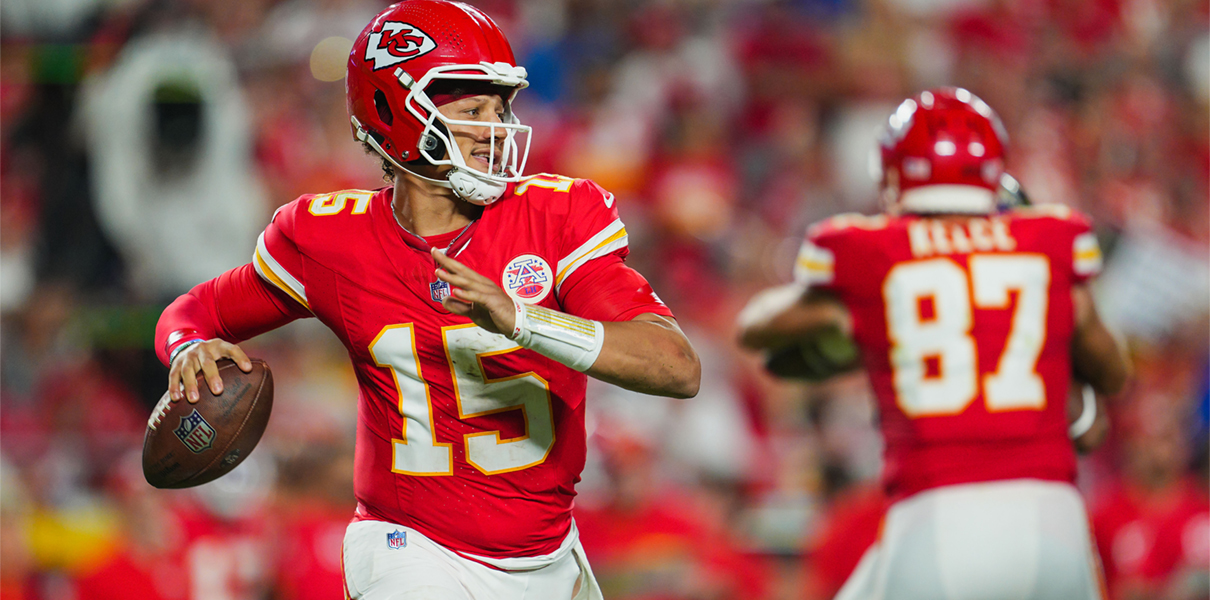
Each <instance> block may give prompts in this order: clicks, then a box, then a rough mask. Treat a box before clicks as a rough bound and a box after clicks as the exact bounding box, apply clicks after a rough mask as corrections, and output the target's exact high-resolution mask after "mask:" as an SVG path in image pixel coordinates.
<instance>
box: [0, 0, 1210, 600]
mask: <svg viewBox="0 0 1210 600" xmlns="http://www.w3.org/2000/svg"><path fill="white" fill-rule="evenodd" d="M384 5H385V3H383V2H377V1H369V0H366V1H342V0H175V1H165V0H5V1H4V2H3V3H2V4H0V33H2V36H3V39H2V48H0V131H2V137H0V200H2V203H3V204H2V209H0V311H2V313H0V318H2V329H0V335H2V338H3V347H2V349H0V367H2V377H0V402H2V404H0V452H2V461H3V462H2V467H0V477H2V479H0V598H3V600H10V599H13V600H15V599H52V600H58V599H64V600H71V599H79V600H86V599H101V598H153V599H154V598H164V599H189V600H244V599H264V598H273V599H278V600H303V599H311V598H339V597H341V596H340V592H339V570H338V569H339V567H338V552H339V542H340V536H341V535H342V533H343V528H344V524H345V523H346V521H347V519H348V517H349V515H350V513H351V510H352V507H353V503H352V500H351V465H352V458H351V453H350V452H351V448H350V444H351V435H352V432H353V423H354V419H355V412H354V399H355V394H356V388H355V384H354V382H353V381H352V378H351V373H350V370H349V368H348V367H347V358H346V356H345V355H344V353H343V350H342V348H341V347H340V345H339V343H338V342H337V341H336V339H335V338H334V337H333V336H332V335H331V334H330V333H328V332H327V331H326V330H324V329H323V328H322V326H320V325H318V324H317V323H296V324H293V325H291V326H289V327H286V328H285V329H283V330H281V331H278V332H275V333H273V334H271V335H267V336H264V337H263V338H261V339H257V340H255V341H253V342H250V343H248V344H247V346H246V347H247V348H248V350H249V354H252V355H254V356H256V355H259V356H261V357H264V358H265V359H267V360H268V362H269V363H270V364H271V365H272V367H273V369H274V371H275V374H276V379H277V396H276V406H275V409H274V415H273V419H272V422H271V423H270V426H269V432H268V434H267V435H266V438H265V439H264V441H262V443H261V445H260V447H259V449H258V450H257V452H256V453H255V454H254V455H253V457H252V459H250V460H249V461H248V462H247V463H245V464H244V465H243V466H241V467H240V468H239V469H238V470H236V471H235V472H234V473H233V474H232V475H230V476H228V477H226V478H224V479H222V480H219V481H218V482H215V483H213V484H210V485H207V486H204V487H202V488H198V489H197V490H189V491H174V492H163V491H155V490H153V489H151V488H150V487H149V486H147V485H146V484H145V483H144V482H143V481H142V477H141V473H140V470H139V462H138V454H139V449H140V447H141V444H140V441H141V436H142V432H143V428H144V423H145V419H146V416H147V414H148V412H149V408H150V406H151V405H152V404H153V403H154V401H155V400H156V399H157V398H158V397H159V396H160V394H161V393H162V392H163V389H164V382H165V379H166V377H165V369H164V368H163V367H162V366H160V365H159V364H158V362H156V360H155V358H154V355H153V351H152V349H151V348H150V345H151V343H152V330H153V327H154V323H155V320H156V318H157V317H158V315H159V313H160V311H161V310H162V309H163V307H164V306H165V305H166V304H167V303H168V302H169V301H171V299H172V298H174V297H175V296H176V295H177V294H180V293H182V292H184V291H186V290H187V289H188V288H189V287H191V286H192V285H193V284H195V283H197V282H199V281H201V280H203V279H205V278H208V277H211V276H214V275H216V274H218V273H219V272H221V271H222V270H224V269H226V268H229V267H232V266H235V265H238V264H242V263H243V262H246V261H247V260H248V257H249V256H250V254H251V251H252V248H253V243H254V240H255V236H256V235H257V233H258V232H259V231H260V229H261V228H262V227H263V226H264V225H265V223H266V222H267V220H268V217H269V215H270V214H271V213H272V211H273V209H274V208H275V207H277V206H279V205H281V204H283V203H285V202H288V201H289V200H291V199H293V198H294V197H295V196H297V195H298V194H301V193H306V192H321V191H330V190H334V189H340V188H348V187H359V188H372V187H377V186H379V185H381V183H380V181H381V180H380V172H379V169H378V161H377V160H376V159H374V158H372V157H368V156H366V155H364V154H363V153H362V150H361V148H360V147H359V145H358V144H355V143H353V142H352V141H351V138H350V133H349V127H348V119H347V116H346V113H345V106H344V88H343V84H342V77H343V73H344V55H345V53H346V52H347V48H348V45H349V42H348V40H350V39H352V38H354V37H355V36H356V34H357V33H358V32H359V31H360V29H361V27H362V26H363V25H364V24H365V23H366V22H368V20H369V18H370V17H371V16H372V15H373V14H374V13H375V12H377V11H378V10H379V9H380V8H381V7H382V6H384ZM477 5H478V6H480V7H481V8H483V9H485V10H486V11H487V12H488V13H489V14H491V15H492V16H493V17H494V18H495V19H496V20H497V21H498V22H499V23H500V25H501V26H502V27H503V28H504V29H505V31H506V32H507V34H508V35H509V37H510V39H511V40H512V42H513V45H514V48H515V50H516V52H517V56H518V59H519V62H520V63H521V64H523V65H525V66H526V67H528V68H529V72H530V76H531V82H532V85H531V87H530V88H529V89H528V90H527V91H525V92H523V93H522V99H521V100H520V102H519V103H518V106H517V112H518V113H519V114H520V116H521V118H522V119H523V121H524V122H525V123H527V124H530V125H532V126H533V127H534V132H535V133H534V142H533V149H532V152H531V154H530V162H529V167H528V169H527V172H529V173H538V172H543V171H546V172H556V173H560V174H565V175H570V176H575V177H587V178H592V179H595V180H596V181H598V182H599V183H601V184H602V185H603V186H605V187H606V188H607V189H609V190H611V191H613V192H614V193H615V194H616V195H617V197H618V199H619V200H618V203H619V209H620V211H621V214H622V217H623V219H624V220H625V221H626V223H627V225H628V226H629V231H630V239H631V247H632V255H631V263H632V264H633V265H634V266H635V267H637V268H638V269H639V270H640V271H642V272H643V273H645V274H646V275H647V276H648V277H649V278H650V279H651V280H652V283H653V284H654V286H655V288H656V289H657V290H658V291H659V292H660V294H661V295H662V296H663V298H664V299H665V300H666V301H667V302H668V304H669V305H670V306H671V307H672V308H673V310H675V311H676V313H677V316H678V317H679V318H680V321H681V323H682V325H683V326H684V328H685V330H686V332H687V334H688V335H689V336H690V338H691V339H692V340H693V342H694V344H695V345H696V347H697V349H698V351H699V353H700V354H701V357H702V362H703V367H704V368H703V372H704V375H703V382H702V392H701V394H700V395H699V396H698V398H696V399H694V400H689V401H672V400H667V399H658V398H651V397H644V396H638V395H634V394H629V393H625V392H622V391H620V390H618V389H616V388H611V387H609V386H605V385H595V384H594V385H592V386H590V391H589V394H590V395H589V405H588V406H589V417H588V427H589V432H590V446H591V450H590V457H589V463H588V467H587V468H586V470H585V474H584V481H583V482H582V483H581V484H580V486H579V489H580V491H581V496H580V497H579V499H578V500H577V520H578V521H579V523H580V528H581V530H582V532H583V540H584V545H585V547H586V548H587V551H588V553H589V556H590V557H591V559H592V560H593V564H594V568H595V570H596V573H597V576H598V578H599V579H600V581H601V584H602V586H603V587H604V589H605V591H606V595H607V597H608V598H610V599H611V600H640V599H642V600H674V599H677V600H680V599H686V600H688V599H693V600H706V599H710V600H725V599H740V598H744V599H758V600H759V599H779V600H780V599H795V600H812V599H818V598H827V597H829V595H830V594H831V593H832V592H833V591H834V590H835V589H836V588H837V587H838V586H839V584H840V582H842V581H843V578H844V577H845V575H846V574H847V569H848V568H849V567H850V566H851V565H852V564H853V563H854V562H855V561H856V559H857V556H858V555H859V554H860V552H861V550H862V549H863V545H864V544H865V543H867V542H868V540H869V539H872V537H873V536H874V532H875V529H876V527H877V522H878V515H877V508H876V507H877V506H878V503H879V498H878V495H877V491H876V489H877V488H876V487H875V486H874V481H875V478H876V476H877V473H878V469H879V460H880V459H879V452H880V441H879V436H878V433H877V430H876V428H875V425H874V424H873V421H872V417H873V412H872V405H871V399H870V396H869V392H868V390H867V387H866V385H865V383H864V381H863V379H862V377H861V375H860V374H858V375H853V376H847V377H844V378H842V379H840V380H836V381H833V382H829V383H828V384H826V385H805V384H789V383H784V382H778V381H774V380H773V379H771V378H770V377H768V376H767V375H765V374H764V373H762V371H761V369H760V368H759V361H758V359H757V357H755V356H753V355H751V354H748V353H745V352H742V351H740V350H739V349H738V348H737V346H736V344H735V342H734V338H735V327H734V318H735V314H736V313H737V311H738V309H739V308H740V307H741V306H742V305H743V303H744V302H745V301H746V299H747V298H748V297H750V296H751V295H752V294H753V293H754V292H755V291H756V290H758V289H760V288H762V287H765V286H769V285H772V284H776V283H780V282H784V281H786V280H787V279H788V277H789V272H790V266H791V263H792V260H793V256H794V253H795V250H796V248H797V245H798V242H799V239H800V237H801V235H802V233H803V231H804V229H805V227H806V225H807V224H808V223H810V222H811V221H814V220H816V219H819V218H822V217H825V216H828V215H830V214H833V213H836V212H841V211H853V210H856V211H864V212H871V211H875V210H877V204H876V201H875V187H874V185H873V183H872V182H871V181H870V179H869V177H868V175H867V156H868V153H869V150H870V148H871V147H872V145H873V133H874V130H875V128H876V127H877V126H878V124H879V123H881V121H882V119H883V118H885V116H886V115H887V114H888V113H889V111H890V110H891V109H892V108H893V107H894V106H895V104H896V103H897V102H898V101H899V100H900V99H902V98H903V97H905V96H907V95H909V94H911V93H914V92H915V91H917V90H919V89H921V88H923V87H927V86H934V85H941V84H957V85H962V86H964V87H967V88H969V89H971V90H972V91H973V92H975V93H976V94H978V95H980V96H982V97H983V98H984V99H985V100H987V101H988V102H989V103H990V104H991V105H992V106H993V107H995V108H996V109H997V110H998V111H999V112H1000V114H1001V115H1002V117H1003V118H1004V120H1005V122H1006V124H1007V127H1008V130H1009V132H1010V137H1011V147H1010V153H1011V154H1010V160H1009V170H1010V171H1011V172H1012V173H1014V174H1015V175H1016V176H1017V178H1018V179H1020V180H1021V181H1022V183H1023V185H1024V188H1025V189H1026V190H1027V191H1028V192H1029V194H1030V195H1031V196H1032V197H1033V198H1034V199H1035V200H1038V201H1045V202H1060V203H1064V204H1068V205H1070V206H1073V207H1075V208H1078V209H1080V210H1083V211H1086V212H1088V213H1090V214H1091V215H1092V216H1093V217H1094V219H1095V221H1096V223H1097V232H1098V235H1099V236H1100V239H1101V242H1102V244H1103V247H1104V249H1105V251H1106V255H1107V260H1106V272H1105V274H1104V275H1103V276H1102V277H1101V278H1100V280H1099V281H1098V283H1097V286H1096V292H1097V296H1098V300H1099V302H1100V306H1101V307H1102V312H1103V316H1104V317H1105V319H1106V320H1107V321H1108V322H1109V323H1110V324H1111V325H1112V326H1113V327H1114V328H1115V329H1116V330H1117V331H1119V332H1120V333H1121V334H1122V335H1123V336H1124V338H1125V339H1126V340H1128V343H1129V347H1130V351H1131V354H1132V357H1133V360H1134V365H1135V368H1136V372H1137V376H1136V378H1135V380H1134V382H1133V383H1132V384H1131V385H1130V386H1129V388H1128V391H1126V392H1125V393H1124V394H1122V395H1121V397H1120V398H1118V399H1117V401H1116V403H1115V404H1114V406H1113V408H1112V413H1113V420H1114V422H1113V431H1112V433H1111V437H1110V440H1109V442H1108V443H1107V445H1106V446H1105V447H1103V448H1102V449H1101V450H1099V451H1097V452H1096V453H1094V454H1092V455H1091V456H1089V457H1086V458H1084V459H1082V461H1081V472H1080V486H1081V487H1082V489H1083V490H1084V491H1085V492H1086V494H1087V497H1088V498H1089V501H1090V503H1091V506H1092V507H1093V512H1094V524H1095V525H1096V527H1097V532H1098V545H1099V547H1100V549H1101V551H1102V557H1103V559H1104V560H1105V564H1106V568H1107V571H1108V574H1109V584H1110V588H1111V592H1112V594H1113V597H1114V599H1115V600H1121V599H1143V598H1147V599H1151V598H1154V599H1164V600H1166V599H1191V598H1206V597H1207V588H1208V583H1207V572H1208V571H1210V517H1208V514H1207V500H1206V496H1207V459H1206V455H1207V437H1206V435H1207V434H1206V432H1207V419H1208V414H1207V413H1208V405H1207V375H1208V367H1207V345H1208V324H1207V312H1208V306H1210V259H1208V255H1210V252H1208V246H1207V244H1208V241H1210V211H1208V206H1210V202H1208V198H1210V192H1208V188H1207V179H1208V174H1210V142H1208V139H1210V119H1208V112H1210V104H1208V95H1210V94H1208V92H1210V59H1208V53H1210V49H1208V43H1210V9H1208V3H1207V2H1206V1H1205V0H1022V1H1020V2H1014V1H1010V0H865V1H858V0H793V1H774V0H730V1H728V0H667V1H641V0H620V1H610V0H532V1H524V0H482V1H481V2H478V3H477Z"/></svg>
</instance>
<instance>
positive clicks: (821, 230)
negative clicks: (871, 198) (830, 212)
mask: <svg viewBox="0 0 1210 600" xmlns="http://www.w3.org/2000/svg"><path fill="white" fill-rule="evenodd" d="M889 222H890V220H889V219H888V218H887V216H886V215H874V216H867V215H863V214H861V213H843V214H839V215H836V216H834V217H830V218H827V219H824V220H823V221H820V222H818V223H816V224H814V225H812V226H810V227H809V228H808V229H807V235H808V236H809V237H820V236H824V235H828V234H832V233H839V232H841V231H844V230H846V229H861V230H865V231H876V230H879V229H883V228H885V227H886V226H887V224H888V223H889Z"/></svg>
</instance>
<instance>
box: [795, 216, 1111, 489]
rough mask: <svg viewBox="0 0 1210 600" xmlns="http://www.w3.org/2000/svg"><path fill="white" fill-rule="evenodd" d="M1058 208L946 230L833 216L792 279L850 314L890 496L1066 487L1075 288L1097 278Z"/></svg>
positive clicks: (1074, 227)
mask: <svg viewBox="0 0 1210 600" xmlns="http://www.w3.org/2000/svg"><path fill="white" fill-rule="evenodd" d="M1100 264H1101V255H1100V250H1099V248H1098V247H1097V243H1096V238H1095V237H1094V235H1093V233H1092V232H1091V230H1090V226H1089V223H1088V221H1087V220H1086V219H1084V218H1083V217H1082V216H1080V215H1078V214H1076V213H1073V212H1072V211H1070V210H1068V209H1066V208H1063V207H1033V208H1028V209H1020V210H1017V211H1014V212H1011V213H1005V214H1002V215H995V216H988V217H971V218H963V219H959V220H953V221H947V220H941V219H930V218H925V217H920V216H903V217H891V216H885V215H883V216H876V217H863V216H860V215H841V216H838V217H834V218H832V219H829V220H827V221H824V222H823V223H820V224H818V225H816V226H815V227H812V228H811V229H810V231H809V232H808V234H807V239H806V241H805V242H804V243H803V247H802V249H801V251H800V253H799V257H798V263H797V265H796V267H795V275H796V278H798V279H799V280H800V281H802V282H805V283H807V284H808V285H810V286H812V287H818V288H822V289H824V290H828V291H831V292H832V293H834V294H835V295H836V296H838V297H839V298H840V300H841V301H842V302H844V304H845V305H846V306H847V307H848V309H849V311H850V314H851V315H852V319H853V336H854V339H855V340H856V341H857V344H858V345H859V346H860V348H861V350H862V356H863V360H864V363H865V367H866V369H867V371H868V373H869V377H870V381H871V384H872V386H873V388H874V392H875V394H876V395H877V397H878V404H879V413H880V415H881V427H882V432H883V435H884V437H885V439H886V450H885V459H886V463H885V470H884V473H883V478H884V483H885V484H886V486H887V491H888V494H889V495H890V496H891V497H892V498H899V497H903V496H905V495H907V494H912V493H915V492H918V491H921V490H924V489H929V488H932V487H936V486H941V485H949V484H957V483H967V482H975V481H991V480H999V479H1013V478H1020V477H1032V478H1039V479H1047V480H1057V481H1072V480H1073V479H1074V477H1075V454H1074V451H1073V449H1072V445H1071V441H1070V440H1069V439H1068V436H1067V418H1066V412H1065V408H1066V400H1067V394H1068V386H1069V385H1070V378H1071V358H1070V343H1071V336H1072V331H1073V326H1074V319H1073V309H1072V300H1071V289H1072V286H1073V285H1076V284H1078V283H1080V282H1082V281H1084V280H1086V279H1087V278H1088V277H1090V276H1092V275H1093V274H1095V273H1096V272H1098V271H1099V270H1100Z"/></svg>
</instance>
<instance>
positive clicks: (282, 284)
mask: <svg viewBox="0 0 1210 600" xmlns="http://www.w3.org/2000/svg"><path fill="white" fill-rule="evenodd" d="M252 266H253V267H255V268H256V272H257V274H259V275H260V276H261V277H262V278H263V279H264V280H265V281H268V282H269V283H271V284H273V285H274V286H276V287H278V288H281V290H282V291H283V292H286V293H287V294H289V295H290V296H291V297H292V298H294V299H295V300H297V301H298V302H299V303H300V304H302V305H303V306H305V307H307V308H308V309H310V308H311V305H310V304H309V303H308V302H307V291H306V289H305V288H304V287H303V284H301V283H299V281H298V280H297V279H295V278H294V276H293V275H291V274H290V272H289V271H287V270H286V269H285V267H282V266H281V264H280V263H278V262H277V260H275V259H274V258H273V255H272V254H270V253H269V248H268V247H266V246H265V234H264V233H261V234H260V237H258V238H256V252H255V253H253V255H252ZM266 269H268V270H267V271H266Z"/></svg>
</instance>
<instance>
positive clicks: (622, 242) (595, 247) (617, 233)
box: [555, 219, 629, 290]
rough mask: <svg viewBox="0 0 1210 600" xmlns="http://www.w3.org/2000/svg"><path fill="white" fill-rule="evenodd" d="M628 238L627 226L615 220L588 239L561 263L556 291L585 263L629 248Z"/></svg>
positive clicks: (557, 270) (557, 272)
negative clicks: (620, 249)
mask: <svg viewBox="0 0 1210 600" xmlns="http://www.w3.org/2000/svg"><path fill="white" fill-rule="evenodd" d="M628 237H629V236H627V235H626V226H625V225H623V224H622V220H621V219H614V220H613V222H612V223H610V224H609V225H606V226H605V228H604V229H602V230H601V231H599V232H597V234H596V235H594V236H592V237H591V238H588V241H586V242H584V243H583V244H580V247H579V248H576V249H575V250H574V251H573V252H572V253H571V254H568V255H567V256H566V257H564V258H563V259H562V260H560V261H559V265H558V267H557V268H556V275H555V289H556V290H558V289H559V286H561V285H562V284H563V280H564V279H566V278H567V276H568V275H571V274H572V273H574V272H575V271H576V269H579V268H580V266H581V265H583V264H584V263H586V262H588V261H590V260H592V259H594V258H597V257H599V256H605V255H607V254H609V253H611V252H615V251H617V250H618V249H619V248H625V247H626V246H627V240H628Z"/></svg>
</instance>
